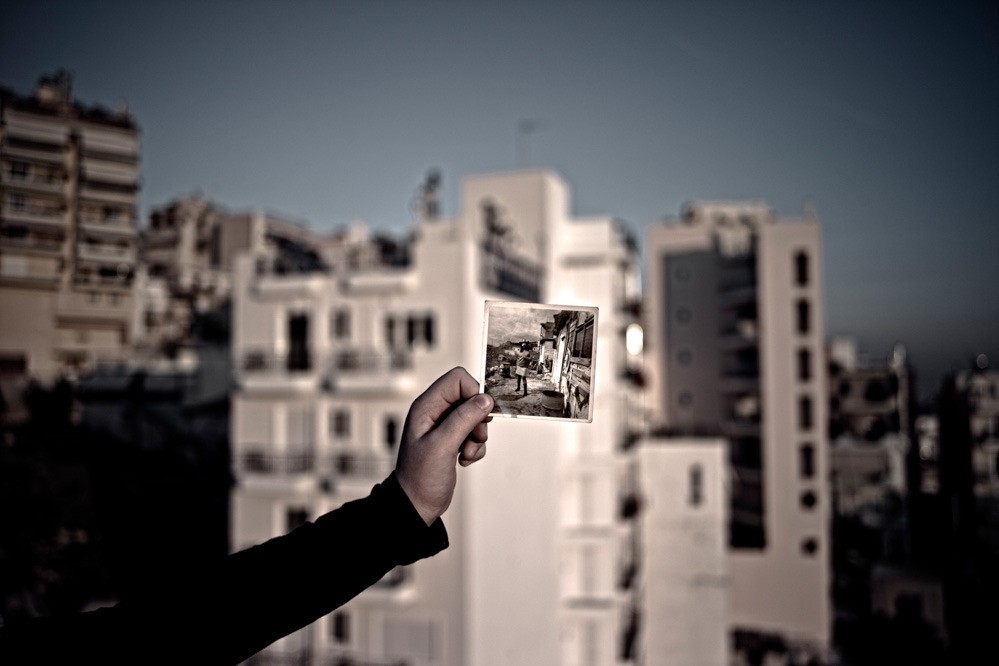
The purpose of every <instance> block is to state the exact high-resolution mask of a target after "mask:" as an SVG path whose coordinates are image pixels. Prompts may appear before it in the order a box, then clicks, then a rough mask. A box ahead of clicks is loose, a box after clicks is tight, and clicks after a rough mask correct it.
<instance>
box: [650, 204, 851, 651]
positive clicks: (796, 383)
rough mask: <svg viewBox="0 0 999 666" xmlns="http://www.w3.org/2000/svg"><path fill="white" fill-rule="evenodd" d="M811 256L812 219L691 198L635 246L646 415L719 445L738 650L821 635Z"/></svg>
mask: <svg viewBox="0 0 999 666" xmlns="http://www.w3.org/2000/svg"><path fill="white" fill-rule="evenodd" d="M821 260H822V255H821V252H820V243H819V225H818V222H817V221H816V220H815V219H814V218H813V217H812V216H810V215H808V216H806V217H805V219H800V220H778V219H777V218H776V217H775V215H774V213H773V211H772V210H771V209H770V208H769V207H767V206H765V205H762V204H757V203H728V202H697V203H692V204H690V205H688V206H686V207H685V208H684V210H683V212H682V214H681V218H680V219H679V220H672V221H669V222H668V223H666V224H663V225H658V226H653V227H651V228H650V229H649V230H648V235H647V242H646V271H645V282H644V299H645V308H644V311H645V317H646V318H645V340H646V345H645V358H646V367H647V369H648V374H649V397H648V403H649V409H650V415H651V418H652V419H653V420H654V421H655V423H656V425H657V428H658V429H659V430H660V431H661V432H663V433H667V434H672V435H691V434H696V435H711V436H723V437H725V438H726V439H727V440H728V442H729V447H730V448H729V464H730V474H731V481H730V512H729V553H728V572H729V582H730V593H729V604H728V611H729V614H730V618H731V626H732V630H733V632H734V634H735V639H736V643H735V644H736V648H737V649H739V648H740V646H751V645H753V644H755V643H758V642H759V641H760V640H766V639H767V637H770V636H772V635H779V636H780V638H781V640H782V641H783V642H784V644H791V645H796V644H797V645H801V646H803V647H804V648H805V649H812V650H815V651H817V652H823V651H824V650H825V649H826V648H827V646H828V642H829V635H830V629H831V626H830V623H831V618H830V589H829V586H830V557H829V552H830V548H829V546H830V543H829V491H828V485H827V480H826V477H827V470H828V467H827V462H826V461H827V451H826V449H827V434H826V427H825V424H826V419H827V403H828V400H827V397H826V396H827V385H826V367H825V362H824V340H823V307H822V305H823V304H822V283H821V280H822V263H821Z"/></svg>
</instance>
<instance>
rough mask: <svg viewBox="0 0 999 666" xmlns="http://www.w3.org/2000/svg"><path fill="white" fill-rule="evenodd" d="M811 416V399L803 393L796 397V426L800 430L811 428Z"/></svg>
mask: <svg viewBox="0 0 999 666" xmlns="http://www.w3.org/2000/svg"><path fill="white" fill-rule="evenodd" d="M812 416H813V415H812V399H811V398H809V397H808V396H807V395H803V396H801V397H800V398H798V427H799V428H801V429H802V430H811V429H812V420H813V419H812Z"/></svg>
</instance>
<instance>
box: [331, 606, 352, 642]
mask: <svg viewBox="0 0 999 666" xmlns="http://www.w3.org/2000/svg"><path fill="white" fill-rule="evenodd" d="M330 634H332V636H333V641H334V642H335V643H340V644H343V643H349V642H350V615H349V614H348V613H347V612H346V611H337V612H335V613H333V617H332V618H331V621H330Z"/></svg>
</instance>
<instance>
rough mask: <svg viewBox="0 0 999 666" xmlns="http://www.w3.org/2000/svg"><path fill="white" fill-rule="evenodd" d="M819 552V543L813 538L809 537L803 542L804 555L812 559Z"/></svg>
mask: <svg viewBox="0 0 999 666" xmlns="http://www.w3.org/2000/svg"><path fill="white" fill-rule="evenodd" d="M818 551H819V541H818V539H815V538H813V537H809V538H807V539H805V540H804V541H802V542H801V552H802V553H803V554H804V555H808V556H809V557H811V556H812V555H815V553H817V552H818Z"/></svg>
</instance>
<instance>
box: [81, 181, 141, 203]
mask: <svg viewBox="0 0 999 666" xmlns="http://www.w3.org/2000/svg"><path fill="white" fill-rule="evenodd" d="M80 198H81V199H87V200H90V201H99V202H102V203H104V202H109V203H116V204H126V205H129V206H134V205H135V199H136V193H135V191H129V190H125V189H121V190H119V189H107V188H103V187H94V186H93V185H85V186H83V187H81V188H80Z"/></svg>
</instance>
